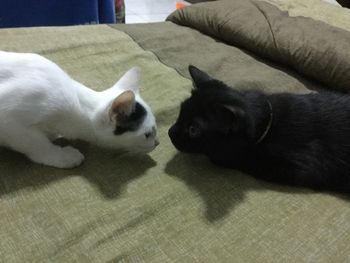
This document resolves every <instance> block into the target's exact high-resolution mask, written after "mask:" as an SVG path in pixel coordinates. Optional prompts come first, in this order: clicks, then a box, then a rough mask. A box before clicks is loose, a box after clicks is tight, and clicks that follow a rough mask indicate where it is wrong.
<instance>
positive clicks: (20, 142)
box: [6, 127, 84, 168]
mask: <svg viewBox="0 0 350 263" xmlns="http://www.w3.org/2000/svg"><path fill="white" fill-rule="evenodd" d="M6 145H7V146H8V147H10V148H11V149H13V150H15V151H18V152H21V153H23V154H25V155H26V156H27V157H28V158H29V159H31V160H32V161H33V162H36V163H40V164H44V165H48V166H53V167H57V168H73V167H76V166H79V165H80V164H81V163H82V162H83V161H84V155H82V154H81V153H80V152H79V151H78V150H77V149H75V148H73V147H71V146H66V147H60V146H57V145H54V144H52V142H51V141H50V140H49V139H48V138H47V137H46V136H45V135H44V134H43V133H41V132H40V131H38V130H36V129H28V128H23V127H21V128H19V129H16V132H13V130H12V133H11V134H8V136H7V138H6Z"/></svg>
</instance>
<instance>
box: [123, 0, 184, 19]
mask: <svg viewBox="0 0 350 263" xmlns="http://www.w3.org/2000/svg"><path fill="white" fill-rule="evenodd" d="M176 2H185V1H176V0H125V15H126V17H125V22H126V23H127V24H132V23H150V22H161V21H164V20H165V19H166V17H167V16H168V15H169V14H170V13H171V12H173V11H174V10H175V5H176ZM186 4H187V3H186Z"/></svg>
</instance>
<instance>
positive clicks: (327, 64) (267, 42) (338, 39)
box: [168, 0, 350, 92]
mask: <svg viewBox="0 0 350 263" xmlns="http://www.w3.org/2000/svg"><path fill="white" fill-rule="evenodd" d="M168 20H169V21H172V22H174V23H177V24H179V25H184V26H189V27H192V28H194V29H197V30H199V31H201V32H203V33H205V34H208V35H210V36H212V37H215V38H218V39H220V40H222V41H225V42H227V43H229V44H232V45H235V46H237V47H240V48H244V49H247V50H249V51H251V52H254V53H255V54H257V55H259V56H262V57H265V58H267V59H270V60H272V61H275V62H278V63H281V64H283V65H287V66H289V67H291V68H293V69H295V70H296V71H297V72H299V73H301V74H302V75H305V76H307V77H310V78H312V79H314V80H317V81H320V82H321V83H323V84H324V85H326V86H328V87H329V88H330V89H334V90H338V91H343V92H349V89H350V88H349V87H350V32H348V31H346V30H343V29H340V28H337V27H333V26H330V25H328V24H326V23H324V22H321V21H317V20H313V19H311V18H305V17H291V16H289V15H288V12H282V11H281V10H280V9H278V8H277V7H276V6H274V5H272V4H269V3H267V2H264V1H258V0H226V1H215V2H209V3H201V4H197V5H192V6H189V7H186V8H183V9H180V10H177V11H175V12H174V13H173V14H171V15H170V16H169V17H168Z"/></svg>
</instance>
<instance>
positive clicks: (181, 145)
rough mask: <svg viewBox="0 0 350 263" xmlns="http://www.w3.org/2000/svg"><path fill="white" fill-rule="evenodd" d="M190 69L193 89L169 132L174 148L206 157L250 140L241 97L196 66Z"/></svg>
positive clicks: (247, 120)
mask: <svg viewBox="0 0 350 263" xmlns="http://www.w3.org/2000/svg"><path fill="white" fill-rule="evenodd" d="M189 69H190V73H191V76H192V78H193V82H194V89H193V91H192V95H191V97H190V98H188V99H186V100H185V101H184V102H183V103H182V104H181V109H180V113H179V116H178V118H177V120H176V122H175V124H174V125H173V126H172V127H171V128H170V129H169V132H168V133H169V137H170V139H171V141H172V143H173V144H174V146H175V147H176V148H177V149H178V150H180V151H183V152H190V153H204V154H208V153H211V152H215V151H218V150H220V149H222V148H223V147H227V144H228V143H230V144H234V143H235V141H236V142H237V144H239V143H240V142H241V141H242V140H245V141H246V140H250V139H251V138H250V130H251V123H250V122H249V118H248V117H247V114H246V105H245V101H244V98H243V97H242V95H241V94H240V93H239V92H237V91H234V90H233V89H231V88H229V87H228V86H226V85H225V84H224V83H223V82H221V81H218V80H215V79H212V78H210V77H209V76H208V75H207V74H206V73H204V72H202V71H200V70H199V69H197V68H195V67H192V66H190V68H189Z"/></svg>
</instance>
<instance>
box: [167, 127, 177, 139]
mask: <svg viewBox="0 0 350 263" xmlns="http://www.w3.org/2000/svg"><path fill="white" fill-rule="evenodd" d="M175 130H176V128H175V126H171V127H170V129H169V130H168V135H169V137H170V138H173V137H174V134H175Z"/></svg>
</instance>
